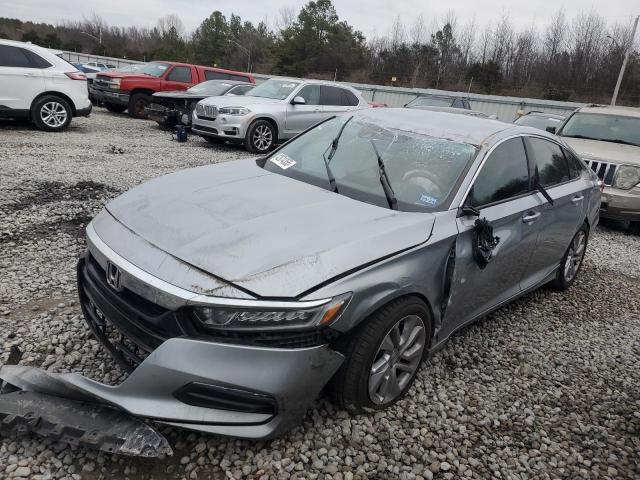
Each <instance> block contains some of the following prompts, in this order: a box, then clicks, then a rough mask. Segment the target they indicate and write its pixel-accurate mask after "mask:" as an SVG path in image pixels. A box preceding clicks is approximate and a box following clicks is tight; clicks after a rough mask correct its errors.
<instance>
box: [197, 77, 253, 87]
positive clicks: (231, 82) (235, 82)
mask: <svg viewBox="0 0 640 480" xmlns="http://www.w3.org/2000/svg"><path fill="white" fill-rule="evenodd" d="M213 82H215V83H226V84H227V85H252V86H255V85H253V83H251V82H245V81H242V80H225V79H223V78H216V79H214V80H205V81H204V82H202V83H213ZM196 85H198V84H196ZM196 85H194V87H195V86H196Z"/></svg>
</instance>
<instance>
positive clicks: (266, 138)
mask: <svg viewBox="0 0 640 480" xmlns="http://www.w3.org/2000/svg"><path fill="white" fill-rule="evenodd" d="M276 140H277V137H276V129H275V127H274V126H273V124H272V123H271V122H268V121H266V120H256V121H255V122H253V123H252V124H251V125H249V128H248V129H247V135H246V137H245V139H244V147H245V148H246V149H247V150H248V151H250V152H251V153H267V152H269V151H271V150H273V149H274V147H275V146H276Z"/></svg>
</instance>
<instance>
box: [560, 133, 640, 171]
mask: <svg viewBox="0 0 640 480" xmlns="http://www.w3.org/2000/svg"><path fill="white" fill-rule="evenodd" d="M562 140H564V141H565V142H566V143H567V144H568V145H569V146H570V147H571V148H573V149H574V150H575V151H576V153H577V154H578V155H580V156H581V157H582V158H583V159H585V160H599V161H603V160H604V161H607V162H611V163H631V164H634V165H640V147H635V146H633V145H624V144H621V143H612V142H603V141H600V140H587V139H585V138H571V137H562Z"/></svg>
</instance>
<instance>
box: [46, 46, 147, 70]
mask: <svg viewBox="0 0 640 480" xmlns="http://www.w3.org/2000/svg"><path fill="white" fill-rule="evenodd" d="M57 51H61V52H62V58H64V59H65V60H66V61H68V62H71V63H89V62H98V63H105V64H108V65H115V66H116V67H124V66H126V65H133V64H138V63H144V62H139V61H137V60H129V59H126V58H117V57H105V56H103V55H92V54H90V53H78V52H69V51H67V50H57Z"/></svg>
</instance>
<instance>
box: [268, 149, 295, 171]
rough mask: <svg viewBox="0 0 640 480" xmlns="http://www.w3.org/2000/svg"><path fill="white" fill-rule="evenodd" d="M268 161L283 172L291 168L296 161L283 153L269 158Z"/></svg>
mask: <svg viewBox="0 0 640 480" xmlns="http://www.w3.org/2000/svg"><path fill="white" fill-rule="evenodd" d="M269 160H270V161H271V162H272V163H275V164H276V165H278V166H279V167H280V168H281V169H283V170H286V169H287V168H289V167H293V166H294V165H295V164H296V161H295V160H294V159H293V158H291V157H289V156H287V155H285V154H284V153H279V154H278V155H276V156H274V157H271V158H270V159H269Z"/></svg>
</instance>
